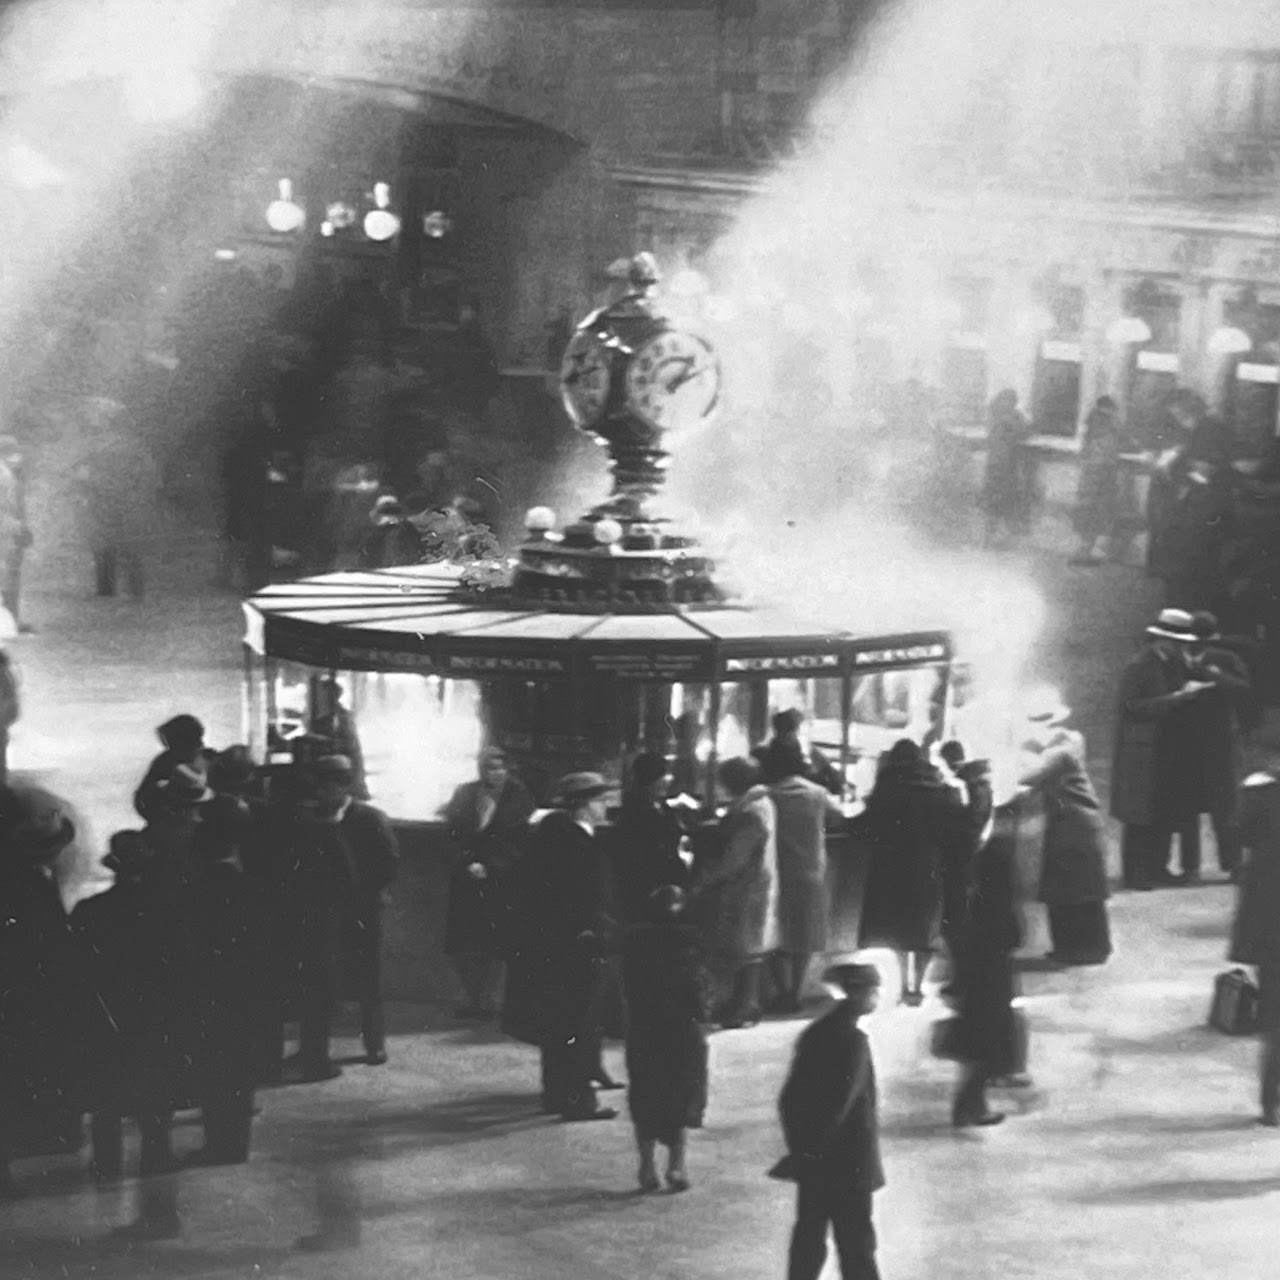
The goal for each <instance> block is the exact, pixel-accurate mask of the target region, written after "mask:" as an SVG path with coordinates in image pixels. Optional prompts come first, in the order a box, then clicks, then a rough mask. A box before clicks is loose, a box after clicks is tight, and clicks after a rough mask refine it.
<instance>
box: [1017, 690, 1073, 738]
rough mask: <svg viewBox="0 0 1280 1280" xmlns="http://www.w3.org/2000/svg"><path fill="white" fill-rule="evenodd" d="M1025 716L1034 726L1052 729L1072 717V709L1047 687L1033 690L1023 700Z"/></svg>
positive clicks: (1056, 692)
mask: <svg viewBox="0 0 1280 1280" xmlns="http://www.w3.org/2000/svg"><path fill="white" fill-rule="evenodd" d="M1023 714H1024V715H1025V716H1026V718H1027V719H1028V720H1029V721H1030V722H1031V723H1032V724H1034V725H1039V726H1042V727H1044V728H1051V727H1052V726H1054V725H1057V724H1061V723H1062V722H1063V721H1064V720H1066V719H1067V718H1068V717H1069V716H1070V715H1071V708H1070V707H1069V706H1067V705H1066V703H1064V702H1063V701H1062V699H1061V698H1060V697H1059V696H1058V691H1057V690H1056V689H1051V688H1049V687H1048V686H1047V685H1046V686H1045V687H1043V688H1040V689H1033V690H1031V692H1030V693H1028V694H1027V695H1026V697H1025V698H1024V699H1023Z"/></svg>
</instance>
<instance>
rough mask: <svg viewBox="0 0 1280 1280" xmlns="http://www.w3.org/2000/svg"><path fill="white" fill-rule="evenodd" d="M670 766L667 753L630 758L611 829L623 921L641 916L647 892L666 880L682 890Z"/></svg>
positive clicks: (685, 878)
mask: <svg viewBox="0 0 1280 1280" xmlns="http://www.w3.org/2000/svg"><path fill="white" fill-rule="evenodd" d="M670 786H671V770H670V768H669V767H668V766H667V761H666V757H665V756H661V755H659V754H658V753H657V752H654V751H642V752H640V753H639V754H638V755H637V756H636V757H635V759H633V760H632V761H631V768H630V777H629V780H628V783H627V787H626V790H625V791H624V792H623V796H622V808H621V811H620V812H619V813H618V816H617V819H616V821H615V823H614V829H613V846H614V857H613V873H614V882H615V886H616V889H617V894H618V907H619V910H620V911H621V914H622V917H623V919H625V920H640V919H642V918H643V917H644V916H645V914H646V913H647V912H648V909H649V895H650V894H651V893H652V892H653V891H654V890H655V889H657V888H658V887H659V886H661V885H664V884H674V885H678V886H679V887H680V888H682V889H684V888H686V887H687V886H688V884H689V865H688V863H686V862H685V860H684V858H683V856H682V851H683V848H684V843H685V827H684V823H683V822H682V821H681V820H680V818H679V817H678V816H677V814H676V812H675V810H674V809H672V808H671V806H670V805H669V804H668V803H667V792H668V790H669V789H670Z"/></svg>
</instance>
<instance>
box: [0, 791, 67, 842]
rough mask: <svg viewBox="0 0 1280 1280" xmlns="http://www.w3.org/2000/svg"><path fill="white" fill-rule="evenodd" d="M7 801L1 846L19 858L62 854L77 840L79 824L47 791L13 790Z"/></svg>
mask: <svg viewBox="0 0 1280 1280" xmlns="http://www.w3.org/2000/svg"><path fill="white" fill-rule="evenodd" d="M7 800H8V803H7V804H6V805H5V810H4V814H3V816H2V818H0V824H2V829H0V836H3V840H2V841H0V843H3V844H4V845H5V846H7V847H8V848H10V849H12V850H13V852H14V853H16V854H18V855H19V856H21V855H24V854H25V855H27V856H45V855H48V854H54V853H59V852H61V851H62V850H63V849H65V848H66V847H67V845H69V844H70V843H71V842H72V841H73V840H74V839H75V838H76V827H75V823H74V822H72V821H71V819H70V818H69V817H68V816H67V813H66V810H65V809H64V808H63V807H62V806H61V805H60V804H59V803H58V801H57V799H56V798H55V797H53V796H51V795H49V794H47V793H46V792H43V791H38V790H27V789H25V788H24V789H21V790H16V791H11V792H10V793H9V796H8V797H7Z"/></svg>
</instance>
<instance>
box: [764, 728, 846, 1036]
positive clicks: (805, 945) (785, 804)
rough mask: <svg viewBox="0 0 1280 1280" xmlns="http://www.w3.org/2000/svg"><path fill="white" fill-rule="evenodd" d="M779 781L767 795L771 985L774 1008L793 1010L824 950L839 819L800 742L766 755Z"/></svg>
mask: <svg viewBox="0 0 1280 1280" xmlns="http://www.w3.org/2000/svg"><path fill="white" fill-rule="evenodd" d="M770 759H771V765H772V767H773V768H774V769H775V770H776V776H777V777H778V781H777V782H775V783H774V784H773V785H772V786H771V787H770V788H769V795H770V797H771V798H772V800H773V803H774V807H775V808H776V810H777V813H778V923H779V938H778V953H777V955H776V956H775V961H774V985H775V988H776V994H777V1003H778V1007H779V1009H780V1010H781V1011H782V1012H784V1013H798V1012H799V1010H800V996H801V993H802V992H803V990H804V983H805V978H806V977H807V975H808V972H809V961H810V959H811V958H812V956H813V954H814V953H815V952H821V951H825V950H826V946H827V935H828V930H829V926H830V919H829V917H830V914H831V904H830V902H829V900H828V894H827V836H826V830H827V827H828V826H833V825H835V824H836V823H837V822H840V821H842V820H843V817H844V813H843V810H842V809H841V808H840V802H839V801H838V800H837V799H836V798H835V796H833V795H832V794H831V793H830V792H828V791H827V790H825V789H824V788H823V787H820V786H819V785H818V784H817V783H816V782H811V781H810V780H809V778H808V777H807V776H806V775H807V774H808V771H809V764H808V761H807V760H805V758H804V752H803V751H802V750H801V748H800V745H799V743H798V742H797V743H793V744H792V746H791V748H790V749H784V750H777V751H774V752H773V753H772V754H771V757H770Z"/></svg>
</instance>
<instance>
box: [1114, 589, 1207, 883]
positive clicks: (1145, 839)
mask: <svg viewBox="0 0 1280 1280" xmlns="http://www.w3.org/2000/svg"><path fill="white" fill-rule="evenodd" d="M1196 638H1197V637H1196V634H1195V632H1194V630H1193V629H1192V618H1191V615H1190V614H1189V613H1187V612H1185V611H1184V610H1182V609H1162V610H1161V611H1160V616H1159V618H1158V619H1157V620H1156V622H1155V623H1154V624H1153V625H1152V626H1150V627H1148V628H1147V633H1146V639H1147V643H1146V644H1145V645H1144V646H1143V648H1142V649H1141V650H1140V651H1139V652H1138V654H1137V655H1136V656H1135V657H1134V658H1132V659H1131V660H1130V661H1129V664H1128V665H1127V666H1126V667H1125V669H1124V674H1123V675H1122V676H1121V678H1120V694H1119V698H1118V703H1119V718H1118V725H1117V729H1116V750H1115V759H1114V764H1113V770H1112V780H1111V816H1112V817H1114V818H1115V819H1117V820H1118V821H1119V822H1122V823H1123V824H1124V836H1123V844H1122V852H1121V860H1122V863H1123V872H1124V883H1125V886H1126V887H1127V888H1130V889H1150V888H1153V887H1154V886H1156V885H1159V884H1169V883H1172V882H1173V877H1172V876H1170V874H1169V872H1168V869H1167V867H1166V865H1165V864H1166V863H1167V862H1168V859H1169V847H1170V844H1171V843H1172V840H1173V835H1174V832H1175V831H1176V832H1177V833H1178V853H1179V858H1180V860H1181V863H1182V868H1183V873H1184V877H1185V878H1187V879H1193V878H1195V877H1196V876H1198V873H1199V865H1198V859H1199V851H1200V842H1199V838H1198V834H1197V831H1196V828H1197V824H1198V823H1199V820H1200V819H1199V813H1200V792H1201V791H1202V790H1203V788H1202V786H1201V782H1200V778H1199V769H1198V767H1197V756H1196V752H1195V749H1194V747H1195V744H1194V742H1193V741H1192V739H1193V737H1194V735H1195V732H1196V715H1195V711H1194V709H1193V707H1192V705H1191V704H1192V702H1193V700H1195V699H1196V698H1198V697H1199V696H1200V695H1201V694H1203V693H1204V692H1206V691H1207V690H1209V689H1212V688H1213V687H1214V686H1213V685H1212V684H1210V683H1209V682H1208V681H1207V680H1198V679H1193V678H1192V675H1191V668H1190V666H1189V663H1188V658H1187V651H1188V647H1189V646H1190V645H1193V644H1194V643H1195V642H1196Z"/></svg>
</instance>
